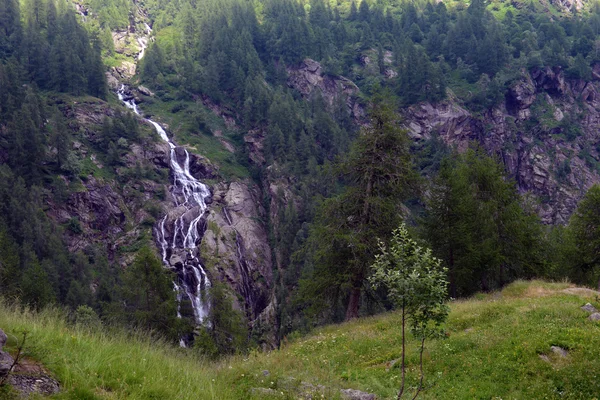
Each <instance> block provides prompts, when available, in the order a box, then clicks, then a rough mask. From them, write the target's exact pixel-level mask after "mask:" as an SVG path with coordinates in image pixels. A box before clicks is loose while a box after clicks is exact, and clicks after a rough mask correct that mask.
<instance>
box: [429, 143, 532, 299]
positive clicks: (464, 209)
mask: <svg viewBox="0 0 600 400" xmlns="http://www.w3.org/2000/svg"><path fill="white" fill-rule="evenodd" d="M427 210H428V214H427V216H426V217H425V219H424V221H423V226H424V230H425V236H426V238H427V239H428V240H429V242H430V243H431V245H432V248H433V250H434V252H435V254H436V256H437V257H439V258H441V259H442V260H444V262H445V264H446V266H447V267H448V273H449V281H450V295H451V296H453V297H457V296H465V295H469V294H471V293H474V292H476V291H480V290H492V289H496V288H498V287H501V286H502V285H504V284H506V283H508V282H510V281H512V280H514V279H516V278H519V277H520V278H528V277H533V276H538V275H541V274H542V273H543V264H542V262H541V255H542V248H541V241H540V238H541V237H542V232H541V225H540V223H539V219H538V218H537V216H536V215H535V214H533V213H532V212H527V211H525V210H524V209H523V207H522V205H521V204H520V197H519V195H518V194H517V191H516V187H515V185H514V182H512V181H510V180H508V179H507V178H506V176H505V173H504V171H503V169H502V167H501V166H500V165H499V164H498V163H497V162H496V161H495V160H494V159H493V158H491V157H488V156H486V155H485V154H484V153H483V152H482V151H481V150H472V149H471V150H468V151H467V152H466V153H465V154H464V155H460V156H458V155H455V156H453V158H452V159H446V160H444V161H443V162H442V164H441V167H440V171H439V174H438V176H437V178H436V179H435V180H434V183H433V185H432V187H431V188H430V194H429V196H428V199H427Z"/></svg>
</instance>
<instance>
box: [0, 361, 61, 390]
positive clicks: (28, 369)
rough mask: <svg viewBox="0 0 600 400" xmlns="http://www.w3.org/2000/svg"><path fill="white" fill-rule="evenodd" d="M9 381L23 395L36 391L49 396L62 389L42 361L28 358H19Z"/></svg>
mask: <svg viewBox="0 0 600 400" xmlns="http://www.w3.org/2000/svg"><path fill="white" fill-rule="evenodd" d="M8 382H9V383H10V385H12V387H13V388H15V389H16V390H17V391H18V392H19V393H20V394H21V396H23V397H29V396H30V395H31V394H34V393H36V394H41V395H44V396H49V395H52V394H55V393H58V391H59V390H60V385H59V384H58V381H57V380H56V379H54V378H53V377H52V376H51V375H50V373H49V372H48V371H47V370H46V369H45V368H44V367H43V366H42V365H41V364H40V363H38V362H36V361H33V360H31V359H28V358H22V359H20V360H19V363H18V364H17V365H16V366H15V368H14V370H13V372H12V373H11V375H10V376H9V378H8Z"/></svg>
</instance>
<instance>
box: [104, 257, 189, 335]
mask: <svg viewBox="0 0 600 400" xmlns="http://www.w3.org/2000/svg"><path fill="white" fill-rule="evenodd" d="M173 278H174V277H173V274H172V273H171V272H169V271H167V270H166V269H165V268H164V267H163V265H162V263H161V261H160V260H159V259H158V258H157V257H156V256H155V255H154V253H153V252H152V250H150V248H148V247H143V248H142V249H141V250H139V251H138V253H137V255H136V257H135V260H134V261H133V264H131V265H130V266H129V267H127V268H126V269H125V271H124V273H123V289H122V293H121V297H122V299H123V309H122V311H121V310H114V311H113V312H114V313H115V315H114V317H116V318H117V320H121V321H122V322H123V323H125V324H128V325H131V326H136V327H140V328H143V329H147V330H149V331H151V330H154V331H156V332H158V333H160V334H161V335H164V336H165V337H167V338H169V339H170V340H172V341H174V342H177V341H179V339H180V338H181V337H182V336H183V334H184V333H186V332H188V331H189V325H188V324H189V323H188V322H187V321H186V320H184V319H181V318H177V302H176V293H175V291H174V290H173ZM116 307H117V305H116V304H115V308H116ZM119 308H120V307H119Z"/></svg>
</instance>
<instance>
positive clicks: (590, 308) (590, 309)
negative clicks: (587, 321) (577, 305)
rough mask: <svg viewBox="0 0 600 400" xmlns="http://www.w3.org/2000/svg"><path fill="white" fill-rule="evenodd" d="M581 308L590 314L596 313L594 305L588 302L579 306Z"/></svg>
mask: <svg viewBox="0 0 600 400" xmlns="http://www.w3.org/2000/svg"><path fill="white" fill-rule="evenodd" d="M581 309H582V310H583V311H587V312H589V313H591V314H593V313H597V312H598V310H596V307H594V306H593V305H591V304H590V303H587V304H586V305H585V306H581Z"/></svg>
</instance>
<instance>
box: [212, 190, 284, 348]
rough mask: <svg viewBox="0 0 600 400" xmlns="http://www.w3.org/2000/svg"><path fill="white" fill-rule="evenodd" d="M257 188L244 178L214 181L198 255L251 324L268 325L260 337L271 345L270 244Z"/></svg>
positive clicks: (272, 324)
mask: <svg viewBox="0 0 600 400" xmlns="http://www.w3.org/2000/svg"><path fill="white" fill-rule="evenodd" d="M260 204H261V202H260V192H259V190H258V188H257V187H256V186H255V185H253V184H250V183H247V182H231V183H220V184H217V185H216V186H215V187H214V194H213V204H212V205H211V207H210V211H209V213H208V216H207V218H206V231H205V233H204V237H203V239H202V246H201V254H200V257H201V259H202V261H203V262H204V264H205V267H206V268H207V269H208V270H209V271H210V272H211V273H212V274H215V275H216V276H217V277H218V278H219V280H221V281H224V282H227V283H228V285H229V286H230V287H232V288H233V289H234V290H235V292H236V293H238V294H240V296H241V297H242V299H243V300H244V303H243V304H237V307H238V308H240V309H242V310H244V311H245V312H246V315H247V316H248V318H249V320H250V321H251V323H252V324H256V323H259V324H261V325H262V326H265V327H269V329H268V330H269V331H270V332H268V333H267V335H268V336H269V337H267V338H265V341H266V342H268V343H271V346H272V345H274V344H275V337H274V333H273V332H272V329H271V328H272V327H274V326H275V319H274V318H275V315H276V314H275V307H274V301H275V300H274V296H273V293H272V292H273V290H272V289H273V273H272V268H273V266H272V260H271V248H270V246H269V244H268V243H269V242H268V236H267V229H266V226H265V224H264V222H263V221H265V218H266V212H265V210H264V208H263V207H262V206H261V205H260Z"/></svg>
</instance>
